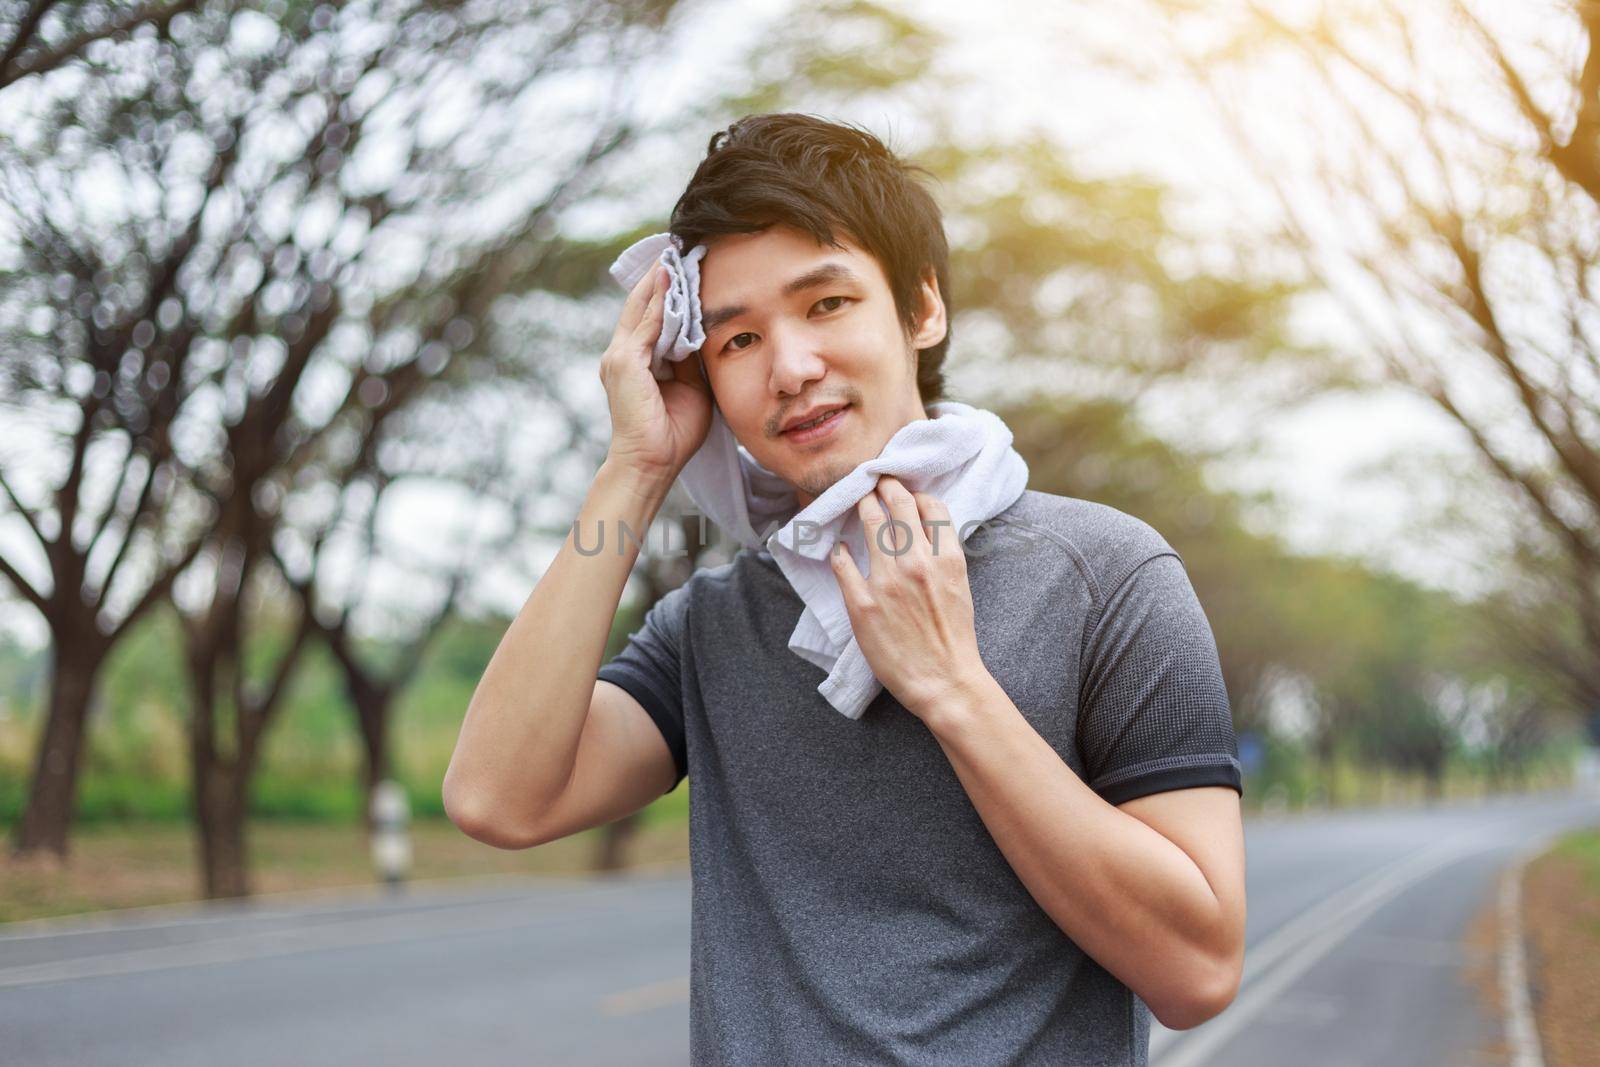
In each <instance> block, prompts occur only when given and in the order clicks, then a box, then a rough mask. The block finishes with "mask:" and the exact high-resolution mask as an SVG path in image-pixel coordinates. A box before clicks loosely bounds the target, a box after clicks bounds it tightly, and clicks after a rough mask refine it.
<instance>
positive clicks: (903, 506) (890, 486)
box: [877, 474, 928, 556]
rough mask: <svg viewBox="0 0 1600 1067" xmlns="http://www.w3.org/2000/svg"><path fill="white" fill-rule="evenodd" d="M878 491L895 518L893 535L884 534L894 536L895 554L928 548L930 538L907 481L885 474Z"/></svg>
mask: <svg viewBox="0 0 1600 1067" xmlns="http://www.w3.org/2000/svg"><path fill="white" fill-rule="evenodd" d="M877 493H878V496H880V497H881V498H882V499H883V503H884V506H885V507H886V508H888V510H889V518H890V519H891V520H894V521H893V526H892V530H893V533H892V535H891V534H888V533H886V534H884V535H883V536H884V537H885V538H886V539H887V538H889V537H891V536H892V537H893V538H894V544H895V554H896V555H900V556H905V555H910V554H912V553H916V552H921V551H924V550H926V549H927V547H928V538H927V535H926V534H925V533H923V530H922V516H921V515H920V514H918V512H917V501H916V498H915V497H913V496H912V495H911V490H909V489H907V488H906V487H905V483H903V482H902V481H900V479H898V478H896V477H895V476H894V475H892V474H885V475H883V476H882V477H881V478H879V479H878V488H877Z"/></svg>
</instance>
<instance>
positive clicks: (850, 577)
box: [828, 538, 867, 604]
mask: <svg viewBox="0 0 1600 1067" xmlns="http://www.w3.org/2000/svg"><path fill="white" fill-rule="evenodd" d="M828 562H829V563H830V564H832V565H833V576H834V578H835V579H837V580H838V582H839V592H841V593H843V594H844V602H845V603H846V604H856V603H859V602H860V601H861V599H862V597H863V596H865V595H866V591H867V580H866V579H865V578H863V577H861V571H860V570H859V569H858V568H857V567H856V560H855V557H854V556H852V555H851V554H850V549H849V547H848V546H846V545H845V543H844V539H843V538H840V539H839V540H838V541H835V542H834V544H833V551H831V552H829V553H828Z"/></svg>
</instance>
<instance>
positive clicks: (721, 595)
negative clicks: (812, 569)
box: [667, 548, 788, 611]
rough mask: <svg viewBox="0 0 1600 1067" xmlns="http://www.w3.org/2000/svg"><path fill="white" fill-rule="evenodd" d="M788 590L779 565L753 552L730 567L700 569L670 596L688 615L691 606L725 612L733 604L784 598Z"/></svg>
mask: <svg viewBox="0 0 1600 1067" xmlns="http://www.w3.org/2000/svg"><path fill="white" fill-rule="evenodd" d="M787 589H788V584H787V580H786V579H785V578H784V577H783V572H782V571H780V570H779V569H778V565H777V564H776V563H774V562H772V561H771V558H770V557H768V558H766V559H765V560H763V559H762V557H760V556H759V555H758V554H757V552H756V551H755V550H753V549H749V548H744V549H740V550H739V552H738V553H737V554H735V555H734V557H733V558H732V559H731V560H729V561H728V562H726V563H718V564H714V565H710V566H700V567H697V568H696V569H695V570H694V572H693V573H692V574H690V575H689V577H688V579H686V580H685V581H684V582H683V584H682V585H679V586H678V587H677V588H675V589H673V590H672V592H671V593H669V594H667V596H673V597H676V599H677V600H678V601H680V602H681V604H682V608H681V610H684V611H687V610H688V607H689V605H690V604H691V603H698V604H707V605H708V606H710V607H712V608H713V609H715V608H724V607H726V606H727V605H728V602H729V601H730V600H757V601H760V600H766V599H770V598H772V597H774V596H781V595H782V593H783V591H784V590H787Z"/></svg>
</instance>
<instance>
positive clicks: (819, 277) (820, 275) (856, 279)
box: [700, 263, 861, 337]
mask: <svg viewBox="0 0 1600 1067" xmlns="http://www.w3.org/2000/svg"><path fill="white" fill-rule="evenodd" d="M830 282H847V283H851V284H855V285H859V284H861V278H860V276H859V275H857V274H856V273H855V271H853V270H851V269H850V268H849V267H847V266H845V265H844V264H843V263H824V264H822V265H821V266H820V267H814V268H812V269H811V270H808V271H806V272H805V273H804V274H802V275H800V277H798V278H796V279H794V280H793V281H791V282H789V283H788V284H787V285H785V286H784V287H783V295H784V296H793V295H794V294H795V293H800V292H804V291H805V290H807V289H815V288H816V287H817V286H819V285H827V284H828V283H830ZM749 310H750V309H749V308H748V307H747V306H745V305H744V304H735V305H733V306H732V307H722V308H717V309H716V310H715V311H708V312H706V313H705V314H703V315H702V316H701V317H700V329H702V330H703V331H705V335H706V336H707V337H710V336H711V331H712V330H715V329H716V328H717V327H718V326H721V325H722V324H723V323H725V322H727V321H728V320H729V319H732V318H737V317H738V316H740V315H743V314H745V313H746V312H748V311H749Z"/></svg>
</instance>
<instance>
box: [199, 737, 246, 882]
mask: <svg viewBox="0 0 1600 1067" xmlns="http://www.w3.org/2000/svg"><path fill="white" fill-rule="evenodd" d="M249 781H250V775H249V771H248V769H247V767H246V766H244V765H242V761H238V760H220V759H213V760H197V761H196V762H195V783H194V803H195V825H196V827H197V828H198V830H199V833H198V835H196V836H197V840H198V844H199V850H200V851H199V858H200V874H201V881H202V884H203V885H204V888H205V894H206V896H207V897H208V898H211V899H213V900H215V899H218V898H223V897H244V896H249V895H250V867H249V864H248V862H247V859H248V857H247V854H246V842H245V830H246V823H247V817H248V815H249Z"/></svg>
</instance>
